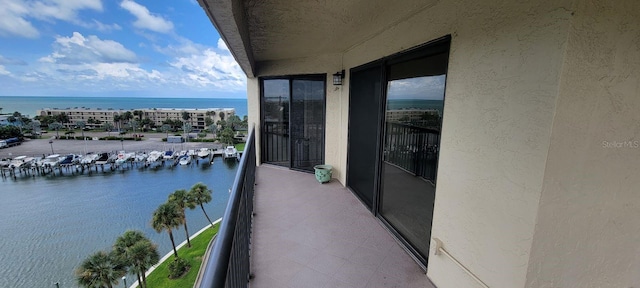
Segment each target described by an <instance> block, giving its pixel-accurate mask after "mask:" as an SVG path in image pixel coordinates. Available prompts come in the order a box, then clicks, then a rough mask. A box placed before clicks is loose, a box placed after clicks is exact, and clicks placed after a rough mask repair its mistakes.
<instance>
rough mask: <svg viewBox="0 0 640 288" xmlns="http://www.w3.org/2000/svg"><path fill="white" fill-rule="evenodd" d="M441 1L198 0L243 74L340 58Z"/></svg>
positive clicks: (251, 74)
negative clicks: (266, 65) (274, 64)
mask: <svg viewBox="0 0 640 288" xmlns="http://www.w3.org/2000/svg"><path fill="white" fill-rule="evenodd" d="M437 1H438V0H403V1H388V0H303V1H299V0H298V1H294V0H199V2H200V5H201V6H202V7H203V9H204V10H205V11H206V13H207V15H208V16H209V18H210V19H211V22H212V23H213V24H214V26H215V27H216V28H217V29H218V32H220V35H221V37H222V38H223V40H224V41H225V42H226V43H227V45H228V46H229V48H230V50H231V52H232V54H233V55H234V57H236V60H237V61H238V63H240V66H241V67H242V69H243V70H244V71H245V73H246V74H247V75H248V76H250V77H252V76H254V74H255V69H256V65H257V63H259V62H262V61H274V60H283V59H296V58H305V57H313V56H317V55H323V54H333V53H342V52H345V51H347V50H349V49H350V48H351V47H353V46H355V45H357V44H360V43H362V42H364V41H366V40H368V39H370V38H371V37H373V36H375V35H376V34H379V33H380V32H382V31H384V30H386V29H388V28H389V27H392V26H394V25H396V24H397V23H398V22H400V21H401V20H402V19H405V18H407V17H410V16H411V15H413V14H415V13H417V12H419V11H421V10H424V9H425V8H427V7H431V6H432V5H433V4H435V3H437Z"/></svg>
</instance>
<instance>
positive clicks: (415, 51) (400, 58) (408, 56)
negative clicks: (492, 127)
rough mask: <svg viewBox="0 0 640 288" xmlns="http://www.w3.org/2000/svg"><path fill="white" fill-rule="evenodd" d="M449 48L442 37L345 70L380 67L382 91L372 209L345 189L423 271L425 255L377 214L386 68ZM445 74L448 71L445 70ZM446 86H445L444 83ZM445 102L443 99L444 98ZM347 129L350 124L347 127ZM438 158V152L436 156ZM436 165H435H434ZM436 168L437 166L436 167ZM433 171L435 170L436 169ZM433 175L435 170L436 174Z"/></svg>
mask: <svg viewBox="0 0 640 288" xmlns="http://www.w3.org/2000/svg"><path fill="white" fill-rule="evenodd" d="M450 45H451V35H446V36H443V37H441V38H438V39H435V40H432V41H429V42H427V43H424V44H422V45H419V46H416V47H413V48H410V49H408V50H405V51H402V52H399V53H396V54H393V55H390V56H386V57H383V58H381V59H378V60H375V61H372V62H369V63H366V64H363V65H360V66H357V67H354V68H351V69H350V70H349V73H350V78H349V79H352V78H351V75H353V73H354V72H356V73H357V72H360V71H363V70H366V69H370V68H373V67H380V68H381V75H380V77H381V78H380V81H381V85H380V89H382V91H381V93H382V94H381V99H380V107H379V109H377V110H378V111H377V112H378V119H377V120H378V121H377V122H378V128H377V137H378V138H377V139H378V142H377V143H376V151H377V153H376V155H375V158H376V168H375V179H374V183H373V187H374V191H373V203H372V205H371V206H370V207H369V205H367V203H366V202H365V201H363V199H362V198H361V197H360V196H359V195H358V193H355V192H354V191H353V190H352V189H351V188H350V187H348V186H347V188H348V189H349V190H351V191H352V193H354V195H356V196H357V198H358V199H360V201H362V202H363V203H364V204H365V206H367V207H369V208H370V209H371V213H372V214H373V215H374V216H375V217H376V218H378V219H379V220H380V221H381V222H382V223H383V224H384V226H385V228H386V229H387V230H388V231H389V232H391V234H392V235H393V236H394V237H395V238H396V239H397V240H398V241H400V242H401V243H402V245H403V246H404V248H405V249H406V250H407V251H408V252H409V254H410V255H411V256H412V257H413V258H414V259H415V260H416V262H417V263H418V264H419V265H420V267H421V268H422V269H423V270H424V271H426V269H427V266H426V265H427V262H428V255H427V258H425V257H422V256H421V255H420V253H419V252H418V251H417V250H416V249H415V248H414V247H413V246H412V245H411V243H409V242H408V241H407V240H406V239H405V238H404V237H403V236H402V235H401V234H400V232H399V231H398V230H397V229H395V228H394V227H393V225H391V223H390V222H389V221H387V220H386V219H385V218H384V217H383V216H382V215H381V214H380V209H381V207H380V205H381V204H380V203H381V201H380V198H381V197H382V193H381V188H380V187H383V183H382V181H383V179H382V178H383V177H382V165H383V161H381V160H382V159H383V153H384V151H382V150H383V149H381V148H382V147H383V146H384V139H385V131H384V123H385V117H384V115H385V114H384V113H385V111H386V108H387V107H386V105H387V88H388V87H387V84H388V78H389V77H388V71H387V68H388V67H389V66H390V65H393V64H397V63H401V62H405V61H411V60H413V59H419V58H422V57H428V56H430V55H435V54H438V53H442V51H443V46H446V53H447V58H448V57H449V56H448V55H449V53H450ZM447 70H448V69H447ZM445 83H446V82H445ZM350 87H351V85H350ZM445 90H446V84H445ZM351 93H352V92H351V91H349V107H351ZM445 98H446V97H445ZM350 120H351V119H350V118H349V119H348V121H349V122H350ZM348 127H349V128H348V129H351V128H352V127H351V123H348ZM349 145H350V139H347V151H349V148H348V147H349ZM438 154H439V152H438ZM436 165H437V164H436ZM436 167H437V166H436ZM436 169H437V168H436ZM348 170H349V153H347V173H346V178H347V179H346V183H347V185H348V183H349V171H348ZM436 171H437V170H436ZM425 241H431V239H426V240H425Z"/></svg>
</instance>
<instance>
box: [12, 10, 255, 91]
mask: <svg viewBox="0 0 640 288" xmlns="http://www.w3.org/2000/svg"><path fill="white" fill-rule="evenodd" d="M2 2H3V4H2V5H1V6H2V7H0V96H120V97H224V98H245V97H246V77H245V76H244V73H243V72H242V70H241V69H240V67H239V66H238V64H237V63H236V62H235V60H234V59H233V57H232V56H231V54H230V53H229V51H228V49H227V47H226V45H225V44H224V42H223V41H222V40H221V39H220V36H219V35H218V32H217V31H216V30H215V28H214V27H213V25H212V24H211V22H210V21H209V18H208V17H207V15H206V14H205V12H204V10H203V9H202V8H201V7H200V6H199V5H198V3H197V1H196V0H174V1H157V0H155V1H154V0H116V1H103V0H2Z"/></svg>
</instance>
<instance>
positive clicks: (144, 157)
mask: <svg viewBox="0 0 640 288" xmlns="http://www.w3.org/2000/svg"><path fill="white" fill-rule="evenodd" d="M148 157H149V155H148V154H147V152H138V153H137V154H136V157H135V159H134V161H136V162H144V161H146V160H147V158H148Z"/></svg>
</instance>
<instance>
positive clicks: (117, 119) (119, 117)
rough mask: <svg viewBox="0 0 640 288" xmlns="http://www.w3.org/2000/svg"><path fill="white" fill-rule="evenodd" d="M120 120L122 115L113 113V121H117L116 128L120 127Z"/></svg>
mask: <svg viewBox="0 0 640 288" xmlns="http://www.w3.org/2000/svg"><path fill="white" fill-rule="evenodd" d="M120 121H122V116H120V114H115V115H113V123H118V130H121V129H120V126H121V125H120Z"/></svg>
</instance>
